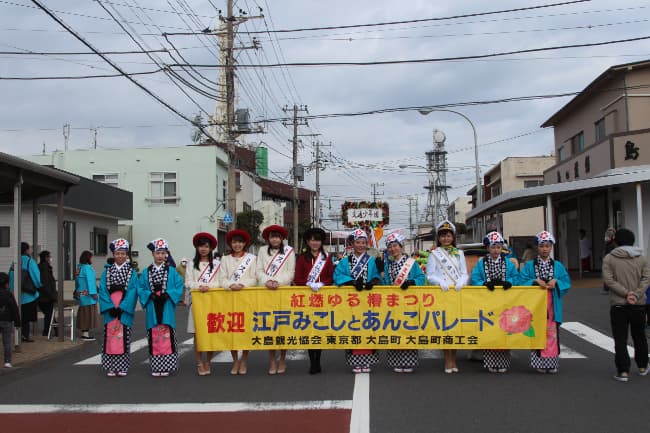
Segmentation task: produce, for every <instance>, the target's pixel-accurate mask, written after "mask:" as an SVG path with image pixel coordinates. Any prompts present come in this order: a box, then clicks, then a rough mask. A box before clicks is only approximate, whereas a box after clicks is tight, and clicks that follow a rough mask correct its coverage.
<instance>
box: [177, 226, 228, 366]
mask: <svg viewBox="0 0 650 433" xmlns="http://www.w3.org/2000/svg"><path fill="white" fill-rule="evenodd" d="M192 244H193V245H194V249H195V253H194V259H193V260H192V261H188V262H187V264H186V268H185V288H186V289H187V291H188V292H189V294H188V306H189V308H188V312H187V332H188V333H189V334H195V333H196V331H195V328H194V313H193V311H192V291H193V290H194V291H195V292H196V291H198V292H200V293H205V292H207V291H208V290H210V289H216V288H218V287H219V279H218V278H217V275H218V274H219V267H220V265H221V263H220V262H219V259H217V258H215V257H214V250H215V249H216V248H217V239H216V238H215V237H214V236H213V235H211V234H210V233H206V232H201V233H197V234H195V235H194V237H193V238H192ZM200 293H195V295H194V296H201V295H200ZM194 353H195V354H196V372H197V373H198V375H199V376H207V375H209V374H210V373H211V371H210V362H211V361H212V352H199V350H198V348H197V344H196V336H194ZM203 354H205V360H204V359H203V358H204V357H203Z"/></svg>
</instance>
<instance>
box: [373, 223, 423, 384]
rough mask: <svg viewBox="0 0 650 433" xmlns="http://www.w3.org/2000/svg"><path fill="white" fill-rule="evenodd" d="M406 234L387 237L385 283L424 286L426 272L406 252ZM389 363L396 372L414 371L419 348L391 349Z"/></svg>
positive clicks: (406, 286) (403, 288) (404, 286)
mask: <svg viewBox="0 0 650 433" xmlns="http://www.w3.org/2000/svg"><path fill="white" fill-rule="evenodd" d="M403 245H404V236H402V235H401V234H399V233H397V232H394V233H391V234H390V235H388V237H387V238H386V249H387V250H388V253H389V254H390V257H389V258H388V260H385V261H384V281H383V283H384V285H385V286H399V287H400V288H401V289H402V290H407V289H408V288H409V287H410V286H423V285H424V283H425V278H424V273H423V272H422V269H420V266H419V265H418V264H417V262H416V261H415V259H412V258H410V257H408V256H407V255H405V254H404V251H403ZM388 365H389V366H390V367H391V368H392V369H393V371H394V372H395V373H413V369H414V368H415V367H417V366H418V351H417V350H389V351H388Z"/></svg>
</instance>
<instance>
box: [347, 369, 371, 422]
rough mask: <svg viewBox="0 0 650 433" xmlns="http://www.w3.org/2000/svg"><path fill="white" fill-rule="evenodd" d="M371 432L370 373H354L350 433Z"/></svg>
mask: <svg viewBox="0 0 650 433" xmlns="http://www.w3.org/2000/svg"><path fill="white" fill-rule="evenodd" d="M369 432H370V375H369V374H368V373H358V374H355V375H354V392H353V393H352V414H351V415H350V433H369Z"/></svg>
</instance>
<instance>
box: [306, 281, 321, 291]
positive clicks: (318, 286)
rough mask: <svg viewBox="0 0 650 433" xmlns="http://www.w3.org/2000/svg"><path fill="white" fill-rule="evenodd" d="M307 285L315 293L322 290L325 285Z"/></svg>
mask: <svg viewBox="0 0 650 433" xmlns="http://www.w3.org/2000/svg"><path fill="white" fill-rule="evenodd" d="M307 285H308V286H309V287H311V289H312V290H313V291H314V292H318V290H320V288H321V287H323V285H324V284H323V283H307Z"/></svg>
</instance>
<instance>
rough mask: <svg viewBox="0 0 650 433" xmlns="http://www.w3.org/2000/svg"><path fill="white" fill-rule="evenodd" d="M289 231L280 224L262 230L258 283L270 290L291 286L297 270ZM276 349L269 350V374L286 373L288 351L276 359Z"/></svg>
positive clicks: (257, 272) (258, 258) (258, 261)
mask: <svg viewBox="0 0 650 433" xmlns="http://www.w3.org/2000/svg"><path fill="white" fill-rule="evenodd" d="M288 236H289V233H288V232H287V229H285V228H284V227H282V226H279V225H271V226H268V227H267V228H265V229H264V230H263V231H262V238H264V240H265V241H266V242H267V246H266V248H265V247H261V248H260V249H259V251H258V253H257V270H256V274H257V285H258V286H262V287H266V288H267V289H269V290H277V288H278V287H280V286H290V285H291V283H292V282H293V276H294V274H295V272H296V254H295V252H294V250H293V248H291V247H290V246H289V245H284V240H285V239H287V237H288ZM275 352H276V351H275V350H269V374H271V375H273V374H276V373H277V374H284V373H285V372H286V371H287V361H286V357H287V351H286V350H285V349H283V350H280V359H279V361H278V360H276V356H275Z"/></svg>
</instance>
